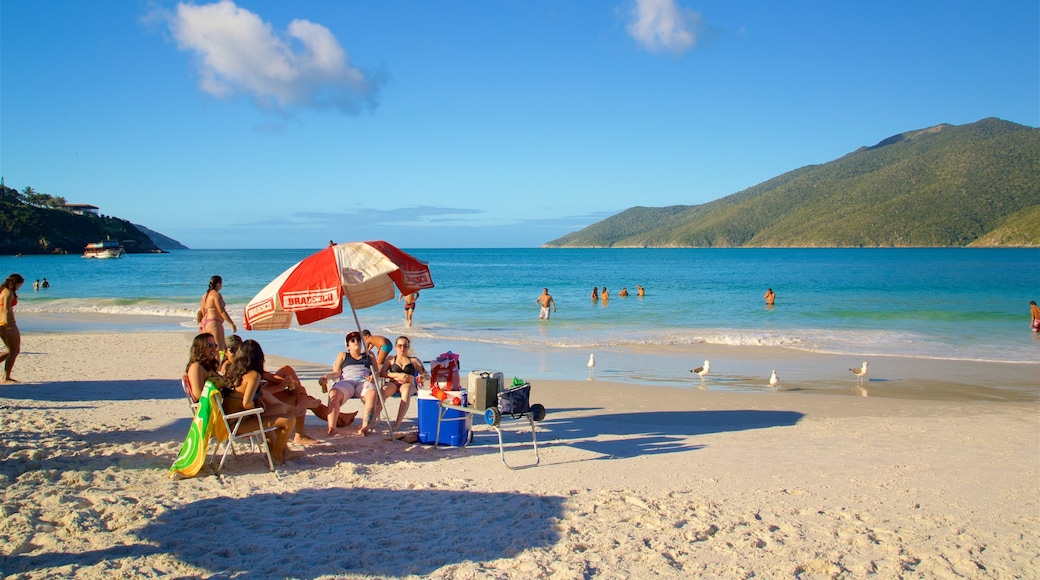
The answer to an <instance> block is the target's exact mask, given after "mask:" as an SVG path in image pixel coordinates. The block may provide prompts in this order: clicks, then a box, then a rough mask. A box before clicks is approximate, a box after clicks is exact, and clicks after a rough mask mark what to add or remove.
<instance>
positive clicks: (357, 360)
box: [318, 332, 380, 436]
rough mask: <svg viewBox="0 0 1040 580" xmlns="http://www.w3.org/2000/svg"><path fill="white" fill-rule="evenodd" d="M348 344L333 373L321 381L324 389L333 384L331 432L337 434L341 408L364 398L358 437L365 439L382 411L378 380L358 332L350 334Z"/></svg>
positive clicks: (334, 365)
mask: <svg viewBox="0 0 1040 580" xmlns="http://www.w3.org/2000/svg"><path fill="white" fill-rule="evenodd" d="M346 343H347V351H346V352H341V353H339V356H337V357H336V362H335V363H334V364H333V365H332V372H331V373H329V374H327V375H325V376H323V377H321V378H320V379H318V383H319V384H320V385H321V387H322V389H325V388H326V387H327V385H328V383H329V381H333V384H332V387H331V389H330V390H329V414H328V423H329V430H328V433H329V435H336V434H337V433H338V431H337V430H336V421H337V420H338V419H339V408H340V405H342V404H343V403H344V402H345V401H347V400H348V399H361V400H362V401H363V402H364V404H365V411H364V413H363V414H362V417H361V427H360V428H359V429H358V432H357V434H358V435H361V436H365V435H368V434H369V433H370V432H371V430H372V424H373V422H374V421H375V419H376V417H377V416H378V413H379V411H380V407H379V398H378V397H377V395H376V384H375V379H374V377H373V376H372V363H371V361H370V359H369V357H368V351H367V350H366V349H365V347H364V343H363V342H362V341H361V335H360V334H359V333H357V332H351V333H349V334H347V337H346Z"/></svg>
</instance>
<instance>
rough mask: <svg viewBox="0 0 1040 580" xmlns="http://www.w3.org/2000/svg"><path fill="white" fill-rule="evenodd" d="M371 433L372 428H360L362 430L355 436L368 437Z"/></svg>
mask: <svg viewBox="0 0 1040 580" xmlns="http://www.w3.org/2000/svg"><path fill="white" fill-rule="evenodd" d="M371 432H372V428H371V427H360V428H358V430H357V433H356V434H355V436H357V437H367V436H368V434H369V433H371Z"/></svg>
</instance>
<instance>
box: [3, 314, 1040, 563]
mask: <svg viewBox="0 0 1040 580" xmlns="http://www.w3.org/2000/svg"><path fill="white" fill-rule="evenodd" d="M190 339H191V336H190V335H187V334H182V333H154V334H153V333H148V334H111V335H105V334H99V335H82V334H49V335H48V334H39V335H28V336H26V337H25V344H24V352H23V354H22V356H21V358H19V360H18V365H17V367H16V369H15V376H16V377H19V378H21V379H22V380H23V381H26V383H24V384H21V385H14V386H2V387H0V421H2V424H3V437H2V441H3V446H2V449H0V459H2V466H0V488H2V490H3V491H2V504H0V516H2V523H0V556H2V557H0V576H4V577H10V578H53V577H75V578H109V577H121V578H122V577H125V578H137V577H158V576H168V575H173V576H191V577H193V576H200V577H210V576H215V577H243V578H260V577H265V578H267V577H269V578H281V577H298V578H332V577H335V578H340V577H346V578H353V577H400V576H424V577H433V578H584V577H599V578H645V577H653V576H662V577H672V578H690V577H718V578H747V577H801V578H858V577H865V576H871V575H873V576H875V577H879V578H900V577H902V578H922V577H923V578H961V577H963V578H1036V577H1038V576H1040V507H1038V500H1040V493H1038V492H1040V413H1038V410H1040V404H1038V403H1036V402H1035V401H1034V402H992V401H989V402H985V401H963V400H900V399H894V398H876V397H869V398H862V397H853V396H837V395H811V396H809V395H806V394H804V393H798V392H777V393H720V392H712V391H702V390H698V389H693V388H691V389H690V390H682V389H674V388H655V387H642V386H632V385H623V384H610V383H603V382H599V381H595V382H536V383H535V384H534V388H533V392H532V402H536V403H541V404H543V405H545V407H546V408H547V409H548V411H549V414H548V416H547V417H546V419H545V420H544V421H543V422H541V423H539V424H538V425H537V430H538V441H539V443H540V446H539V449H540V455H541V464H540V465H539V466H538V467H533V468H529V469H520V470H516V471H513V470H510V469H507V468H506V467H505V466H504V465H503V463H502V461H501V459H500V457H499V452H498V445H497V439H496V438H495V435H494V433H493V432H492V431H489V430H488V428H487V427H478V428H476V429H475V431H476V434H475V439H474V443H473V445H471V446H470V447H468V448H465V449H454V448H449V449H444V448H440V449H433V448H431V447H429V446H424V445H419V444H415V445H406V444H401V443H392V442H390V441H387V440H386V439H385V438H384V437H383V436H382V435H377V436H372V437H368V438H364V439H359V438H353V437H338V438H328V437H325V436H324V435H321V433H322V429H321V421H319V420H318V419H317V418H314V417H311V418H309V420H308V421H309V422H308V430H309V431H310V434H311V435H314V436H316V437H319V438H321V439H323V441H324V443H323V444H321V445H317V446H312V447H309V448H308V449H307V456H306V457H305V458H303V459H300V460H297V461H293V462H291V463H289V464H287V465H286V466H284V467H282V468H280V469H279V470H278V472H277V473H275V474H271V473H270V472H268V471H267V469H266V467H265V466H264V465H263V464H262V463H261V461H260V459H259V456H257V455H255V454H248V453H247V454H243V455H240V456H239V457H238V458H237V459H231V460H229V464H228V465H227V466H226V467H225V470H224V472H222V474H221V475H220V476H213V475H211V474H209V473H208V472H205V471H204V472H203V474H201V475H200V476H199V477H198V478H195V479H190V480H184V481H174V480H171V479H169V478H167V472H168V469H169V467H170V465H171V464H172V463H173V461H174V459H175V457H176V454H177V451H178V449H179V447H180V444H181V442H182V441H183V439H184V436H185V434H186V433H187V427H188V422H189V415H188V405H187V403H186V401H185V399H184V397H183V394H182V392H181V388H180V386H179V382H178V377H179V376H180V375H181V374H182V373H183V369H184V361H185V360H186V358H187V351H188V345H189V342H190ZM269 358H273V357H269ZM278 362H280V361H277V360H270V361H269V364H268V366H269V367H272V368H273V367H274V365H275V363H278ZM303 366H304V368H302V369H298V370H300V371H301V376H302V377H303V378H304V379H305V380H306V381H307V382H308V384H309V385H311V387H310V390H311V392H312V393H315V394H320V393H319V392H318V389H317V387H316V386H314V379H316V377H317V376H318V375H319V374H320V373H321V372H324V370H325V369H323V368H317V367H314V366H307V365H303ZM994 368H995V369H997V370H995V371H994V372H999V367H994ZM353 403H354V404H355V405H356V402H353ZM391 405H392V406H391V408H392V409H395V407H393V405H396V402H393V403H391ZM411 416H412V417H413V418H414V416H415V407H414V405H413V409H412V412H411ZM503 424H504V426H505V428H506V434H505V435H506V441H507V446H506V453H507V458H508V460H509V461H510V463H511V464H524V463H529V462H531V461H533V460H534V453H533V451H532V449H531V445H530V443H531V436H530V432H529V431H528V430H527V429H526V426H527V422H526V421H524V420H520V421H514V420H512V419H508V420H505V421H504V422H503Z"/></svg>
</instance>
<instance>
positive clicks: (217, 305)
mask: <svg viewBox="0 0 1040 580" xmlns="http://www.w3.org/2000/svg"><path fill="white" fill-rule="evenodd" d="M223 287H224V280H223V279H222V278H221V277H220V276H213V277H212V278H210V279H209V288H208V289H207V290H206V293H205V294H204V295H203V296H202V302H201V303H200V304H199V314H200V316H201V318H200V319H199V332H208V333H210V334H212V335H213V336H214V337H216V339H217V349H218V350H220V351H223V350H224V321H225V320H226V321H228V324H230V325H231V332H238V327H236V326H235V321H234V320H231V316H230V315H229V314H228V313H227V308H226V305H225V304H224V297H223V296H221V295H220V289H221V288H223Z"/></svg>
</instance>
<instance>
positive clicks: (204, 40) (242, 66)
mask: <svg viewBox="0 0 1040 580" xmlns="http://www.w3.org/2000/svg"><path fill="white" fill-rule="evenodd" d="M165 17H166V22H167V24H168V26H169V30H170V33H171V34H172V36H173V39H174V40H175V41H176V43H177V47H178V48H180V49H181V50H184V51H189V52H192V53H194V54H195V55H196V56H197V57H198V66H199V86H200V88H201V89H202V90H203V91H205V92H207V93H209V94H211V95H214V96H216V97H231V96H234V95H237V94H247V95H249V96H251V97H252V98H253V100H254V101H255V102H256V104H257V106H258V107H260V108H261V109H263V110H265V111H268V112H273V113H279V114H284V113H285V112H286V110H287V109H291V108H297V107H302V108H312V109H320V110H335V111H339V112H341V113H343V114H347V115H357V114H359V113H361V112H362V111H364V110H366V109H368V110H372V109H375V108H376V106H377V105H378V94H379V90H380V88H381V86H382V85H383V84H384V83H385V75H382V74H378V73H377V74H373V73H370V72H368V73H366V72H365V71H362V70H361V69H358V68H356V67H354V66H352V65H351V63H350V56H349V55H348V54H347V52H346V50H344V49H343V47H342V46H341V45H340V43H339V41H338V40H337V39H336V37H335V36H333V34H332V32H331V31H329V29H328V28H325V27H324V26H322V25H320V24H315V23H314V22H310V21H307V20H293V21H292V22H290V23H289V27H288V29H287V30H286V31H285V32H284V33H279V32H276V31H274V30H272V27H271V24H269V23H267V22H264V21H263V20H262V19H261V18H260V17H259V16H258V15H256V14H254V13H253V12H250V11H249V10H246V9H244V8H239V7H238V6H236V5H235V3H234V2H232V1H231V0H221V1H220V2H217V3H215V4H205V5H195V4H178V5H177V7H176V8H175V9H174V10H173V11H172V12H170V13H167V14H165Z"/></svg>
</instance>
